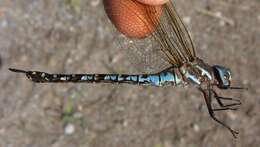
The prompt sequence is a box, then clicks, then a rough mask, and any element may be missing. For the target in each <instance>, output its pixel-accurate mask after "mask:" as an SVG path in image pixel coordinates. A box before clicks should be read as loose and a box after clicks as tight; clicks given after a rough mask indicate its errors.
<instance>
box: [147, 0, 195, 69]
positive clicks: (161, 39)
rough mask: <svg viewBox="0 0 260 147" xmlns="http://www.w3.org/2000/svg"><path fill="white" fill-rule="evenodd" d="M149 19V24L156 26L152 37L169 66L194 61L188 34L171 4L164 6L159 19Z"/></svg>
mask: <svg viewBox="0 0 260 147" xmlns="http://www.w3.org/2000/svg"><path fill="white" fill-rule="evenodd" d="M147 11H150V13H153V12H152V11H151V9H147ZM151 19H152V21H151V22H153V23H154V25H157V29H156V31H155V32H154V33H153V35H152V36H153V37H154V39H155V40H156V41H157V42H158V44H160V49H161V50H162V51H163V53H164V54H165V55H166V56H167V57H168V61H169V62H170V63H171V64H173V65H175V66H177V67H179V66H181V65H182V64H183V63H187V62H192V61H193V60H194V59H195V57H196V52H195V48H194V45H193V43H192V40H191V37H190V34H189V33H188V31H187V28H186V27H185V26H184V24H183V22H182V20H181V18H180V17H179V15H178V13H177V11H176V10H175V8H174V5H173V3H172V2H168V3H167V4H165V5H164V12H163V16H161V17H160V19H158V20H155V19H154V18H152V17H151Z"/></svg>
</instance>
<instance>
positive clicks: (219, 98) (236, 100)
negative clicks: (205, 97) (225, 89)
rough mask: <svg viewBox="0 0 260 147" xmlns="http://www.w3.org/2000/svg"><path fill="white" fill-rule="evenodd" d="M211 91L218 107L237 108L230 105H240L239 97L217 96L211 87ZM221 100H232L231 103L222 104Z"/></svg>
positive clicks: (225, 108)
mask: <svg viewBox="0 0 260 147" xmlns="http://www.w3.org/2000/svg"><path fill="white" fill-rule="evenodd" d="M211 92H212V93H213V94H214V97H215V98H216V100H217V102H218V104H219V105H220V107H222V109H223V110H237V109H238V108H232V107H234V106H240V105H241V101H240V100H239V99H236V98H229V97H221V96H218V94H217V93H216V91H214V90H213V89H211ZM221 100H225V101H233V103H231V104H224V103H223V102H222V101H221ZM216 110H217V109H216ZM218 110H221V109H218Z"/></svg>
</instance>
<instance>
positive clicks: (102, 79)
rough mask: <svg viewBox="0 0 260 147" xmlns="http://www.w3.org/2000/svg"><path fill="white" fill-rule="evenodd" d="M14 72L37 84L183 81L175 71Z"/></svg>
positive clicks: (177, 83) (157, 83)
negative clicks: (101, 72)
mask: <svg viewBox="0 0 260 147" xmlns="http://www.w3.org/2000/svg"><path fill="white" fill-rule="evenodd" d="M10 70H11V71H13V72H21V73H25V74H26V76H27V77H28V78H29V79H30V80H32V81H33V82H37V83H65V82H74V83H127V84H135V85H152V86H164V85H167V84H171V85H179V84H182V83H183V81H182V80H181V78H180V77H179V76H178V75H177V74H176V73H175V72H173V71H162V72H160V73H157V74H132V75H129V74H49V73H46V72H39V71H23V70H19V69H10Z"/></svg>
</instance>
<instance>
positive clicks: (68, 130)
mask: <svg viewBox="0 0 260 147" xmlns="http://www.w3.org/2000/svg"><path fill="white" fill-rule="evenodd" d="M74 132H75V126H74V125H73V124H70V123H69V124H67V125H66V126H65V127H64V133H65V134H66V135H71V134H73V133H74Z"/></svg>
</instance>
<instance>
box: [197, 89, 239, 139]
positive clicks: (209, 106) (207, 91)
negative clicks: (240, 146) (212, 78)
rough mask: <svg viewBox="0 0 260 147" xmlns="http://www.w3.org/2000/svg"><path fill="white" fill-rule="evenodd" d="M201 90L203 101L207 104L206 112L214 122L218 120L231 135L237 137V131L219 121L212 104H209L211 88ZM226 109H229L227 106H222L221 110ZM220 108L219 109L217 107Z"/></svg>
mask: <svg viewBox="0 0 260 147" xmlns="http://www.w3.org/2000/svg"><path fill="white" fill-rule="evenodd" d="M201 91H202V92H203V95H204V99H205V102H206V105H207V108H208V112H209V115H210V117H211V118H212V119H213V120H215V121H216V122H218V123H219V124H221V125H222V126H223V127H225V128H227V129H228V130H229V131H230V132H231V133H232V135H233V137H234V138H237V135H238V132H237V131H235V130H233V129H232V128H231V127H230V126H228V125H227V124H225V123H224V122H222V121H220V120H219V119H218V118H217V117H216V116H215V113H214V109H212V106H211V98H212V90H210V89H209V90H201ZM224 109H226V110H229V109H228V108H223V110H224ZM215 110H216V111H218V109H215ZM219 110H220V109H219Z"/></svg>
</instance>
